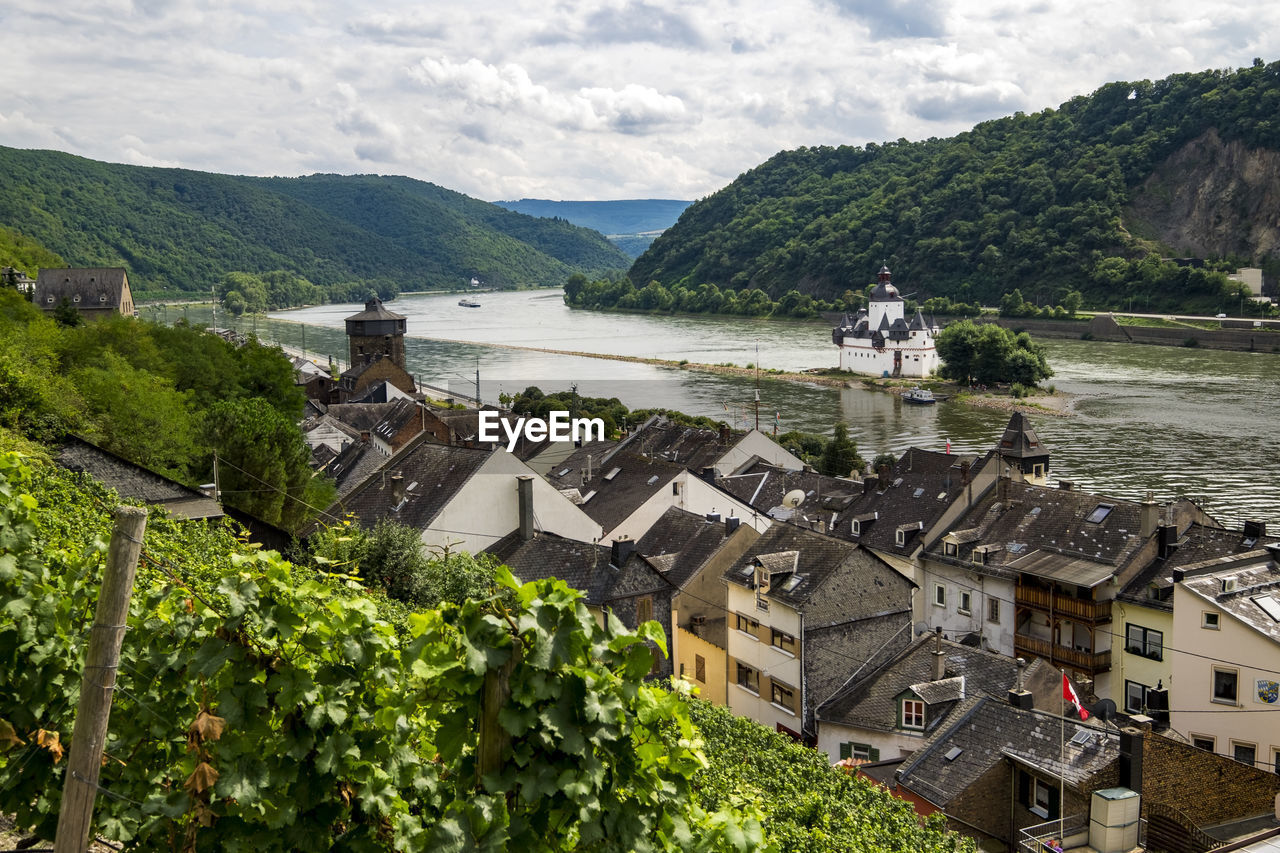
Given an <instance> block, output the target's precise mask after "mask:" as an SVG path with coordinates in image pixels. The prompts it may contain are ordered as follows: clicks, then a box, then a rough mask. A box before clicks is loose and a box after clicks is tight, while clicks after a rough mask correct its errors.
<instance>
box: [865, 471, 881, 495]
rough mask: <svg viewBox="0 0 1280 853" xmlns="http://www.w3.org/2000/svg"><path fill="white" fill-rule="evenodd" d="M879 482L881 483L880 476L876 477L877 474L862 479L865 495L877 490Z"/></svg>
mask: <svg viewBox="0 0 1280 853" xmlns="http://www.w3.org/2000/svg"><path fill="white" fill-rule="evenodd" d="M879 484H880V478H879V477H876V476H875V475H872V476H869V477H866V478H864V479H863V481H862V493H863V494H864V495H869V494H871V493H872V492H873V491H875V489H876V486H878V485H879Z"/></svg>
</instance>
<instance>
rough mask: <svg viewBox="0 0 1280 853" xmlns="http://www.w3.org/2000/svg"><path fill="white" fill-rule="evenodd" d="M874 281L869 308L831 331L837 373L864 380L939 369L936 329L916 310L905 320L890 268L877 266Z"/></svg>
mask: <svg viewBox="0 0 1280 853" xmlns="http://www.w3.org/2000/svg"><path fill="white" fill-rule="evenodd" d="M877 278H878V281H877V282H876V286H875V288H873V289H872V291H871V298H870V300H869V305H868V308H867V309H866V310H861V311H859V312H858V313H857V314H845V315H844V318H843V319H842V320H841V322H840V325H839V326H837V327H836V328H835V329H834V330H832V332H831V341H832V343H834V344H835V345H836V346H837V347H839V348H840V369H841V370H848V371H850V372H851V373H860V374H862V375H863V376H894V377H905V378H916V379H923V378H925V377H926V376H931V375H933V374H934V373H935V372H937V370H938V367H939V365H940V364H941V362H940V361H939V359H938V350H937V348H936V347H935V346H934V342H933V338H934V335H935V334H937V332H938V327H937V325H936V324H935V323H934V322H932V321H926V320H925V318H924V315H923V314H921V313H920V312H919V311H916V315H915V316H914V317H912V318H911V320H910V321H908V320H907V319H906V316H905V314H904V310H903V309H904V307H905V305H904V303H903V300H902V296H900V295H899V293H898V288H897V287H896V286H894V284H893V274H892V273H891V272H889V267H887V266H882V267H881V268H880V274H879V275H878V276H877Z"/></svg>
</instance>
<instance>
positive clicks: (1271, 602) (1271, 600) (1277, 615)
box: [1253, 595, 1280, 622]
mask: <svg viewBox="0 0 1280 853" xmlns="http://www.w3.org/2000/svg"><path fill="white" fill-rule="evenodd" d="M1253 603H1254V604H1256V605H1258V606H1259V607H1261V608H1262V610H1263V612H1264V613H1266V614H1267V615H1268V616H1270V617H1271V618H1272V619H1274V620H1276V621H1277V622H1280V601H1277V600H1276V597H1275V596H1274V595H1260V596H1258V597H1257V598H1255V599H1254V600H1253Z"/></svg>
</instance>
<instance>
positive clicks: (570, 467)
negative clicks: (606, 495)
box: [547, 440, 618, 494]
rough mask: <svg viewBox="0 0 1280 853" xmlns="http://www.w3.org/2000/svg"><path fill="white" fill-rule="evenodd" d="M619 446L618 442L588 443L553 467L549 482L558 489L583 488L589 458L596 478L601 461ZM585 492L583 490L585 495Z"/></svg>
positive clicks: (548, 476)
mask: <svg viewBox="0 0 1280 853" xmlns="http://www.w3.org/2000/svg"><path fill="white" fill-rule="evenodd" d="M617 446H618V442H616V441H608V440H605V441H592V442H588V443H586V444H584V445H582V447H579V448H578V449H576V450H574V451H573V452H572V453H570V454H569V455H568V456H566V457H565V458H564V459H563V460H562V461H561V462H560V463H559V464H556V465H553V466H551V470H550V471H548V472H547V480H548V481H549V482H550V483H551V484H552V485H553V486H555V487H556V488H557V489H578V488H581V486H582V485H583V483H584V478H585V477H586V472H587V459H588V457H590V459H591V473H592V475H593V476H594V475H595V474H596V472H597V471H598V470H599V468H600V461H601V460H602V459H604V458H605V457H606V456H608V455H609V454H610V453H611V452H613V450H614V449H615V448H617ZM606 473H608V472H607V471H606ZM585 491H586V490H583V492H584V494H585Z"/></svg>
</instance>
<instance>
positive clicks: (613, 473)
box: [604, 468, 657, 482]
mask: <svg viewBox="0 0 1280 853" xmlns="http://www.w3.org/2000/svg"><path fill="white" fill-rule="evenodd" d="M621 473H622V469H621V468H614V469H613V470H612V471H610V472H609V473H608V474H605V475H604V478H605V479H606V480H612V479H613V478H614V477H616V476H618V475H619V474H621ZM654 479H657V478H656V477H655V478H654ZM650 482H652V481H650Z"/></svg>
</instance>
